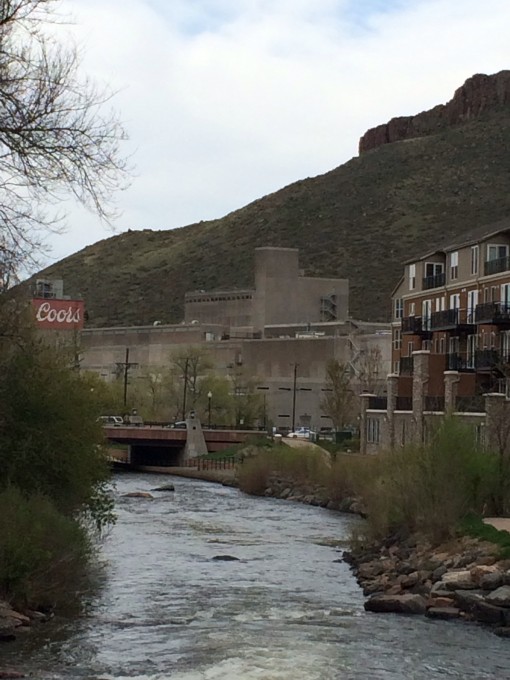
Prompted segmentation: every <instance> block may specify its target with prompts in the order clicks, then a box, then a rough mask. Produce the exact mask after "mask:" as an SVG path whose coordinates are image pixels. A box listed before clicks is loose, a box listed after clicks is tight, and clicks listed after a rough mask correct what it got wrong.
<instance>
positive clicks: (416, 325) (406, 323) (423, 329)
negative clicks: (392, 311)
mask: <svg viewBox="0 0 510 680" xmlns="http://www.w3.org/2000/svg"><path fill="white" fill-rule="evenodd" d="M430 333H431V327H430V316H423V317H422V316H405V317H404V318H403V319H402V334H403V335H421V336H430Z"/></svg>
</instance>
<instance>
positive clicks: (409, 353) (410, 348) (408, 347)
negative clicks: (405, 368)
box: [407, 342, 414, 357]
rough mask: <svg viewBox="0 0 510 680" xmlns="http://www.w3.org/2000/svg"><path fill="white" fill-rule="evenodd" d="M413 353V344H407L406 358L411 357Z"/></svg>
mask: <svg viewBox="0 0 510 680" xmlns="http://www.w3.org/2000/svg"><path fill="white" fill-rule="evenodd" d="M413 352H414V342H408V343H407V356H408V357H412V356H413Z"/></svg>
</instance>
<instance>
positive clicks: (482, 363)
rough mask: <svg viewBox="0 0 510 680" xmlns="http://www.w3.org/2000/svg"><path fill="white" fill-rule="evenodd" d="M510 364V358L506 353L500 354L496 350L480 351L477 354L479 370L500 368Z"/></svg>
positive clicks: (476, 361) (476, 363)
mask: <svg viewBox="0 0 510 680" xmlns="http://www.w3.org/2000/svg"><path fill="white" fill-rule="evenodd" d="M508 363H510V356H509V355H508V353H506V352H505V353H503V352H498V351H497V350H495V349H478V350H477V351H476V353H475V365H476V368H477V370H484V369H493V368H498V367H502V366H504V365H506V364H508Z"/></svg>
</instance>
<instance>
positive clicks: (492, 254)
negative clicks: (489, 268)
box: [487, 243, 508, 261]
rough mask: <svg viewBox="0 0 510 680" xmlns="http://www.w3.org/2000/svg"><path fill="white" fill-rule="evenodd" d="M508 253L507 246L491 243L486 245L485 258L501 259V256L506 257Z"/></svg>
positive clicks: (490, 259) (489, 259)
mask: <svg viewBox="0 0 510 680" xmlns="http://www.w3.org/2000/svg"><path fill="white" fill-rule="evenodd" d="M507 255H508V246H506V245H502V244H498V243H492V244H490V245H488V246H487V260H488V261H492V260H501V258H503V257H507Z"/></svg>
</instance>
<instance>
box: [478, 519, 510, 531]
mask: <svg viewBox="0 0 510 680" xmlns="http://www.w3.org/2000/svg"><path fill="white" fill-rule="evenodd" d="M483 521H484V522H485V524H492V526H493V527H494V528H495V529H499V531H508V532H509V533H510V517H485V519H484V520H483Z"/></svg>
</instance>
